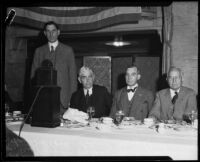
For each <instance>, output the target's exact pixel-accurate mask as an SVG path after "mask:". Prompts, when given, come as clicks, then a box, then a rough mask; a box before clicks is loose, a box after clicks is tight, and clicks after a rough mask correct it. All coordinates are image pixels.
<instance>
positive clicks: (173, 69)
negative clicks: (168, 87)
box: [167, 66, 183, 78]
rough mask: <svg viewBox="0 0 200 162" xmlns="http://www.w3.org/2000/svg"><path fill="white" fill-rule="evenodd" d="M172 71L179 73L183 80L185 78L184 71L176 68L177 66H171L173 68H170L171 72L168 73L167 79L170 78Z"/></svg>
mask: <svg viewBox="0 0 200 162" xmlns="http://www.w3.org/2000/svg"><path fill="white" fill-rule="evenodd" d="M171 71H178V72H179V75H180V77H181V78H182V76H183V72H182V70H181V69H180V68H178V67H175V66H171V67H170V68H169V71H168V73H167V78H168V77H169V74H170V73H171Z"/></svg>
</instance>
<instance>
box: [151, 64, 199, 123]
mask: <svg viewBox="0 0 200 162" xmlns="http://www.w3.org/2000/svg"><path fill="white" fill-rule="evenodd" d="M167 81H168V84H169V87H170V88H167V89H163V90H161V91H159V92H157V94H156V99H155V102H154V105H153V107H152V110H151V112H150V114H149V117H152V118H154V119H155V120H182V119H183V116H184V115H185V114H189V113H191V112H192V111H196V110H197V101H196V94H195V91H194V90H192V89H190V88H187V87H184V86H182V83H183V80H182V72H181V69H180V68H177V67H171V68H170V69H169V72H168V74H167Z"/></svg>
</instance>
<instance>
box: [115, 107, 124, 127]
mask: <svg viewBox="0 0 200 162" xmlns="http://www.w3.org/2000/svg"><path fill="white" fill-rule="evenodd" d="M123 118H124V112H123V111H122V110H119V111H117V112H116V114H115V124H116V125H120V124H121V122H122V120H123Z"/></svg>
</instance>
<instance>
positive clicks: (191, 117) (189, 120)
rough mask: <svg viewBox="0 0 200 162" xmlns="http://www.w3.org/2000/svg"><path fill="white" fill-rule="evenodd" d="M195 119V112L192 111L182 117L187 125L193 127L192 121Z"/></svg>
mask: <svg viewBox="0 0 200 162" xmlns="http://www.w3.org/2000/svg"><path fill="white" fill-rule="evenodd" d="M195 119H197V112H196V111H194V110H192V111H191V113H187V114H184V115H183V120H184V121H186V122H187V123H191V124H192V125H194V120H195Z"/></svg>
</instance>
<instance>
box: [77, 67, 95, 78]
mask: <svg viewBox="0 0 200 162" xmlns="http://www.w3.org/2000/svg"><path fill="white" fill-rule="evenodd" d="M86 71H89V72H90V73H91V74H92V75H93V76H95V75H94V72H93V71H92V69H90V68H89V67H87V66H82V67H81V68H80V70H79V77H81V76H83V75H84V73H85V72H86Z"/></svg>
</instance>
